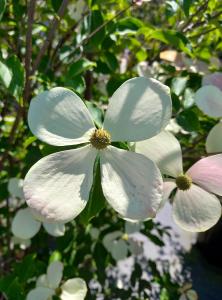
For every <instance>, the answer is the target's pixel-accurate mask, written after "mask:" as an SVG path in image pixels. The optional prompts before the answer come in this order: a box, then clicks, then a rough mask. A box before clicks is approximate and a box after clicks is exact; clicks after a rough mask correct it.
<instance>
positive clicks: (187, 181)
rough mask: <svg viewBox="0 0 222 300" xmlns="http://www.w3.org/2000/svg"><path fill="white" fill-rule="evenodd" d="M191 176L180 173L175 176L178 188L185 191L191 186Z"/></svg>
mask: <svg viewBox="0 0 222 300" xmlns="http://www.w3.org/2000/svg"><path fill="white" fill-rule="evenodd" d="M191 184H192V178H191V177H190V176H188V175H180V176H178V177H177V178H176V185H177V187H178V189H179V190H182V191H186V190H188V189H189V188H190V187H191Z"/></svg>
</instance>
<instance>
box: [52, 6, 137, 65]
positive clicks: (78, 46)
mask: <svg viewBox="0 0 222 300" xmlns="http://www.w3.org/2000/svg"><path fill="white" fill-rule="evenodd" d="M133 5H134V3H132V4H131V5H129V6H128V7H126V8H124V9H123V10H121V11H120V12H118V13H117V14H116V15H115V16H113V17H112V18H111V19H109V20H107V21H106V22H104V23H103V24H101V25H100V26H99V27H97V28H96V29H95V30H94V31H92V32H91V33H90V34H89V35H88V36H87V37H86V38H85V39H83V40H82V41H81V42H80V43H79V44H78V45H76V47H75V48H74V49H73V50H72V52H71V53H69V55H68V56H71V55H73V54H74V53H75V52H76V51H77V50H78V49H79V48H81V47H82V46H83V45H84V44H85V43H87V42H88V41H89V40H90V39H91V38H92V37H93V36H94V35H95V34H96V33H98V32H99V31H100V30H101V29H103V28H104V27H105V26H106V25H107V24H109V23H110V22H112V21H113V20H115V19H116V18H118V17H119V16H120V15H122V14H123V13H124V12H126V11H127V10H128V9H130V8H131V7H132V6H133ZM66 58H67V56H66ZM60 65H61V61H60V62H59V63H58V64H57V65H55V70H57V69H58V68H59V67H60Z"/></svg>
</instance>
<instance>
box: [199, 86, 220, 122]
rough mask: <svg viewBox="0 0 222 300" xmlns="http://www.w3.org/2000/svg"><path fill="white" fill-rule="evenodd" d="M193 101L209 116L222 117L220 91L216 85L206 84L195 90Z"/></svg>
mask: <svg viewBox="0 0 222 300" xmlns="http://www.w3.org/2000/svg"><path fill="white" fill-rule="evenodd" d="M195 102H196V104H197V106H198V107H199V108H200V109H201V110H202V111H203V112H204V113H205V114H207V115H209V116H210V117H217V118H218V117H222V91H221V90H219V89H218V88H217V87H216V86H213V85H206V86H203V87H201V88H200V89H199V90H197V92H196V94H195Z"/></svg>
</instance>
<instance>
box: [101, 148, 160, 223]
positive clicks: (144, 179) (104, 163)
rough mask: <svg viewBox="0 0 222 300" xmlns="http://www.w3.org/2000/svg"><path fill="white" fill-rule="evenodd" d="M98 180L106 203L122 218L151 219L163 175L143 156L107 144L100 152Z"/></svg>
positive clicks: (153, 214) (153, 215) (154, 211)
mask: <svg viewBox="0 0 222 300" xmlns="http://www.w3.org/2000/svg"><path fill="white" fill-rule="evenodd" d="M100 162H101V180H102V189H103V193H104V195H105V197H106V199H107V201H108V202H109V204H110V205H111V206H112V207H113V209H114V210H116V211H117V212H118V213H119V214H120V215H121V216H122V217H124V218H129V219H132V220H145V219H147V218H150V217H151V218H154V217H155V215H156V212H157V210H158V208H159V205H160V202H161V199H162V185H163V182H162V177H161V174H160V171H159V169H158V168H157V166H156V165H155V164H154V163H153V162H152V161H151V160H149V159H148V158H146V157H145V156H143V155H141V154H138V153H135V152H130V151H125V150H122V149H118V148H115V147H112V146H109V147H108V148H107V149H106V150H105V151H101V154H100Z"/></svg>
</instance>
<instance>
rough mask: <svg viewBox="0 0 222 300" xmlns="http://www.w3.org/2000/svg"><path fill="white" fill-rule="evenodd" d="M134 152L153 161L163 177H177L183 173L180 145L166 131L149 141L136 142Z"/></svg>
mask: <svg viewBox="0 0 222 300" xmlns="http://www.w3.org/2000/svg"><path fill="white" fill-rule="evenodd" d="M135 151H136V152H137V153H141V154H143V155H145V156H146V157H148V158H149V159H151V160H153V161H154V162H155V163H156V164H157V166H158V167H159V168H160V171H161V172H162V173H163V174H165V175H170V176H173V177H177V176H178V175H180V174H181V173H183V163H182V152H181V147H180V144H179V142H178V140H177V139H176V138H175V136H174V135H173V134H172V133H170V132H168V131H162V132H161V133H159V134H158V135H157V136H154V137H153V138H151V139H148V140H145V141H141V142H137V143H136V144H135Z"/></svg>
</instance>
